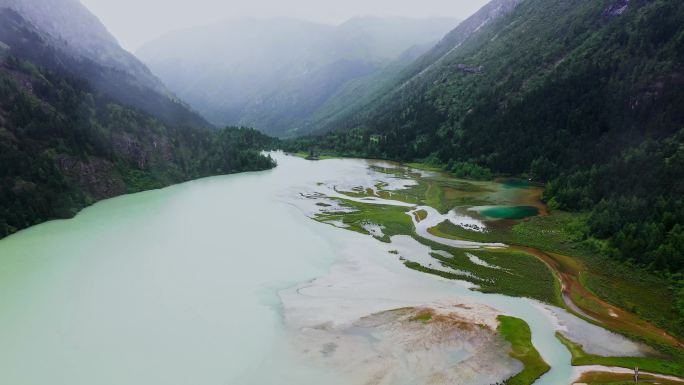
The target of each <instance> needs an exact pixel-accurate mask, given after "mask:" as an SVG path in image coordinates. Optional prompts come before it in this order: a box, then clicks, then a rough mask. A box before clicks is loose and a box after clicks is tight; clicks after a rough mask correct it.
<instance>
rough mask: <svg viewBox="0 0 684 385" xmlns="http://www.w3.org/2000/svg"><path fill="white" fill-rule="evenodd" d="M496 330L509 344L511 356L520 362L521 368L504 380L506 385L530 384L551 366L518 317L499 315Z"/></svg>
mask: <svg viewBox="0 0 684 385" xmlns="http://www.w3.org/2000/svg"><path fill="white" fill-rule="evenodd" d="M498 320H499V328H498V331H499V333H500V334H501V336H502V337H503V338H504V339H506V341H508V342H509V343H510V344H511V353H510V355H511V357H513V358H515V359H516V360H518V361H520V362H522V364H523V370H522V371H521V372H520V373H518V374H516V375H515V376H513V377H511V378H509V379H508V380H506V381H505V384H507V385H531V384H533V383H534V382H535V381H537V379H538V378H539V377H541V376H542V375H543V374H544V373H546V372H548V371H549V370H550V369H551V367H550V366H549V365H548V364H547V363H546V362H545V361H544V359H543V358H542V357H541V355H540V354H539V352H538V351H537V349H536V348H535V347H534V345H533V344H532V332H531V331H530V327H529V326H528V325H527V323H526V322H525V321H523V320H521V319H519V318H515V317H509V316H504V315H500V316H499V317H498Z"/></svg>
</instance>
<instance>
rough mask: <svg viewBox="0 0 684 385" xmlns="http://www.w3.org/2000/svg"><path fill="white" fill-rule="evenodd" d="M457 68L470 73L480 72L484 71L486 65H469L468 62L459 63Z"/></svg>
mask: <svg viewBox="0 0 684 385" xmlns="http://www.w3.org/2000/svg"><path fill="white" fill-rule="evenodd" d="M456 69H457V70H458V71H461V72H464V73H468V74H479V73H482V72H483V71H484V66H469V65H467V64H459V65H457V66H456Z"/></svg>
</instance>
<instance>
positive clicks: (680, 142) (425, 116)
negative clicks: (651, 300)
mask: <svg viewBox="0 0 684 385" xmlns="http://www.w3.org/2000/svg"><path fill="white" fill-rule="evenodd" d="M517 3H519V4H517ZM493 4H503V5H506V4H508V5H510V6H511V7H510V8H508V10H509V12H508V13H507V14H505V15H503V16H501V17H499V18H497V19H495V20H492V21H490V22H488V23H486V24H484V25H482V26H479V24H478V23H473V20H466V21H465V22H463V24H462V26H463V25H478V28H476V29H475V30H474V33H472V34H466V35H465V39H463V41H461V42H459V43H457V44H449V38H450V36H451V37H453V36H455V34H456V32H457V31H458V28H457V29H456V30H454V32H452V33H451V34H449V35H448V36H447V38H445V39H444V40H443V43H442V44H440V45H438V46H437V47H436V48H435V49H433V50H432V51H430V52H428V53H426V54H425V55H424V56H423V57H422V58H421V59H418V61H417V62H416V63H417V64H416V68H415V70H414V71H413V72H412V73H407V74H406V79H401V80H399V81H397V82H395V84H393V85H392V86H391V87H390V91H388V92H387V93H386V94H385V95H384V96H382V97H378V98H376V99H375V100H374V101H372V102H370V103H369V104H368V107H367V108H366V109H365V110H363V111H362V112H361V113H359V114H357V115H356V116H354V117H353V118H350V119H341V120H338V121H336V122H334V123H333V124H330V125H329V126H328V127H329V128H333V129H336V130H335V131H333V132H332V133H328V134H326V135H323V136H320V137H316V138H308V139H301V140H299V141H298V142H296V143H293V146H294V147H308V146H311V145H316V146H320V147H323V148H328V149H332V150H335V151H336V152H338V153H344V154H349V155H364V156H373V157H381V158H392V159H399V160H425V161H428V162H432V163H435V164H441V165H443V166H444V167H445V168H447V169H449V170H451V171H453V172H455V173H457V174H458V175H462V176H470V177H478V176H486V175H489V174H490V172H494V173H503V174H517V175H528V176H530V177H531V178H533V179H535V180H539V181H545V182H547V183H548V189H547V192H546V199H547V200H548V201H549V204H550V205H551V206H552V207H555V208H562V209H568V210H589V211H591V216H590V218H589V225H590V234H589V235H590V236H592V237H596V238H599V239H604V240H606V241H607V242H606V243H605V244H603V246H602V252H603V253H604V254H607V255H611V256H613V257H615V258H620V259H625V260H631V261H634V262H636V263H638V264H642V265H645V266H649V267H650V268H652V269H655V270H660V271H663V270H669V271H671V272H682V271H684V252H683V251H684V225H683V224H684V198H683V197H684V131H683V129H684V66H683V59H684V2H680V1H668V0H650V1H647V0H600V1H596V0H591V1H590V0H523V1H520V2H517V1H496V2H495V3H493ZM516 4H517V6H514V5H516ZM476 16H477V15H475V16H474V17H476ZM459 28H462V27H459Z"/></svg>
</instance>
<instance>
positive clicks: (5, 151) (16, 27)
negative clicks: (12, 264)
mask: <svg viewBox="0 0 684 385" xmlns="http://www.w3.org/2000/svg"><path fill="white" fill-rule="evenodd" d="M71 66H78V67H76V68H78V72H79V73H80V74H83V75H84V76H83V77H76V76H73V75H71V71H67V70H68V69H72V68H73V67H71ZM111 73H112V72H110V71H109V70H107V69H105V68H104V67H102V66H101V65H99V64H97V63H95V62H93V61H90V60H88V59H84V58H80V59H78V60H76V59H74V58H73V57H72V56H71V55H70V54H69V53H68V52H64V51H62V50H61V49H60V47H59V46H54V45H52V44H51V43H50V38H49V37H47V36H46V34H45V33H44V32H43V31H40V30H38V29H37V28H36V27H35V26H34V25H33V24H32V23H30V22H29V21H27V20H26V19H25V18H23V16H22V15H20V14H19V13H17V12H16V11H15V10H13V9H9V8H3V9H0V238H1V237H3V236H5V235H8V234H11V233H13V232H15V231H17V230H19V229H22V228H25V227H27V226H30V225H33V224H36V223H40V222H42V221H45V220H48V219H53V218H64V217H69V216H72V215H73V214H75V212H76V211H77V210H79V209H80V208H82V207H84V206H85V205H88V204H90V203H93V202H95V201H97V200H100V199H104V198H109V197H113V196H116V195H120V194H124V193H129V192H136V191H141V190H145V189H151V188H159V187H163V186H165V185H168V184H171V183H175V182H179V181H183V180H188V179H191V178H196V177H200V176H205V175H212V174H224V173H230V172H237V171H244V170H259V169H265V168H269V167H273V161H272V160H271V159H270V158H268V157H264V156H261V155H260V154H259V151H258V149H260V148H263V147H265V146H268V145H269V143H270V138H268V137H265V136H264V135H263V134H260V133H258V132H255V131H253V130H247V129H224V130H215V129H213V128H205V127H188V126H187V125H186V124H187V123H188V121H184V122H181V123H179V124H177V125H173V124H167V123H164V122H163V121H162V116H165V115H164V114H161V115H160V117H155V116H153V115H150V114H149V113H147V112H145V111H143V110H141V109H136V108H134V107H132V106H130V105H128V104H125V103H122V102H121V101H120V100H119V97H117V94H116V93H113V94H109V93H106V92H104V91H103V89H102V88H100V87H97V86H94V85H93V84H91V83H90V80H92V79H93V77H91V76H88V75H93V74H95V76H96V77H99V78H101V79H107V80H111V81H112V82H116V80H115V79H116V77H114V78H109V77H108V76H109V75H110V74H111ZM119 86H120V87H121V90H122V91H123V92H124V93H126V92H130V94H135V91H136V90H135V89H134V88H131V87H134V86H132V85H129V84H127V83H123V84H120V85H119ZM127 90H128V91H127ZM186 111H187V110H186Z"/></svg>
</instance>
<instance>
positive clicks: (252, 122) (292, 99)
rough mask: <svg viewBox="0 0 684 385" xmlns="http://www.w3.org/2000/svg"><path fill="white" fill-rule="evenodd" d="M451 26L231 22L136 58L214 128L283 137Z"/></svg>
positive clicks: (167, 40) (181, 35)
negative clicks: (332, 99)
mask: <svg viewBox="0 0 684 385" xmlns="http://www.w3.org/2000/svg"><path fill="white" fill-rule="evenodd" d="M457 24H458V22H457V21H455V20H452V19H446V18H443V19H441V18H440V19H429V20H413V19H404V18H376V17H359V18H354V19H351V20H349V21H348V22H346V23H343V24H341V25H339V26H330V25H324V24H317V23H312V22H305V21H299V20H291V19H272V20H260V19H249V20H237V21H228V22H222V23H218V24H213V25H209V26H206V27H199V28H192V29H187V30H183V31H178V32H174V33H170V34H168V35H166V36H164V37H162V38H160V39H158V40H155V41H153V42H150V43H148V44H146V45H144V46H143V47H142V48H140V49H139V50H138V51H137V55H138V56H139V57H140V58H142V60H143V61H144V62H145V63H147V65H149V66H150V68H152V70H153V71H154V72H155V73H156V74H158V75H159V76H160V77H161V78H162V79H163V80H164V81H165V82H166V83H167V84H168V86H169V88H170V89H172V90H173V91H174V92H176V93H177V94H178V95H180V96H181V97H182V98H183V99H185V100H187V101H188V102H190V104H191V105H192V106H193V107H195V108H196V109H198V110H199V111H200V112H202V113H203V114H204V115H205V116H206V117H207V118H208V119H209V120H211V121H212V122H214V123H217V124H227V123H230V124H243V125H248V126H254V127H256V128H260V129H262V130H265V131H266V132H269V133H274V134H278V135H291V134H293V133H296V132H298V130H299V129H301V128H302V127H304V126H305V121H306V120H307V119H309V118H310V117H311V116H312V114H315V113H316V111H317V110H318V108H320V107H321V106H322V105H323V104H325V103H326V101H327V100H328V99H329V98H330V97H331V96H332V95H333V94H335V93H336V92H338V91H339V90H340V89H341V88H343V87H344V86H345V85H347V84H348V83H349V82H350V81H352V80H355V79H359V78H361V77H363V76H367V75H370V74H373V73H378V72H379V71H381V70H382V69H383V68H385V67H386V66H387V65H389V64H390V63H392V62H393V61H395V60H396V59H397V58H398V57H399V56H400V55H401V54H402V53H403V52H404V51H406V50H408V49H411V48H412V47H414V46H416V45H426V44H429V43H434V42H435V41H437V40H438V39H439V38H441V37H442V36H443V34H444V33H445V32H446V31H448V30H450V29H451V28H453V26H455V25H457Z"/></svg>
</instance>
